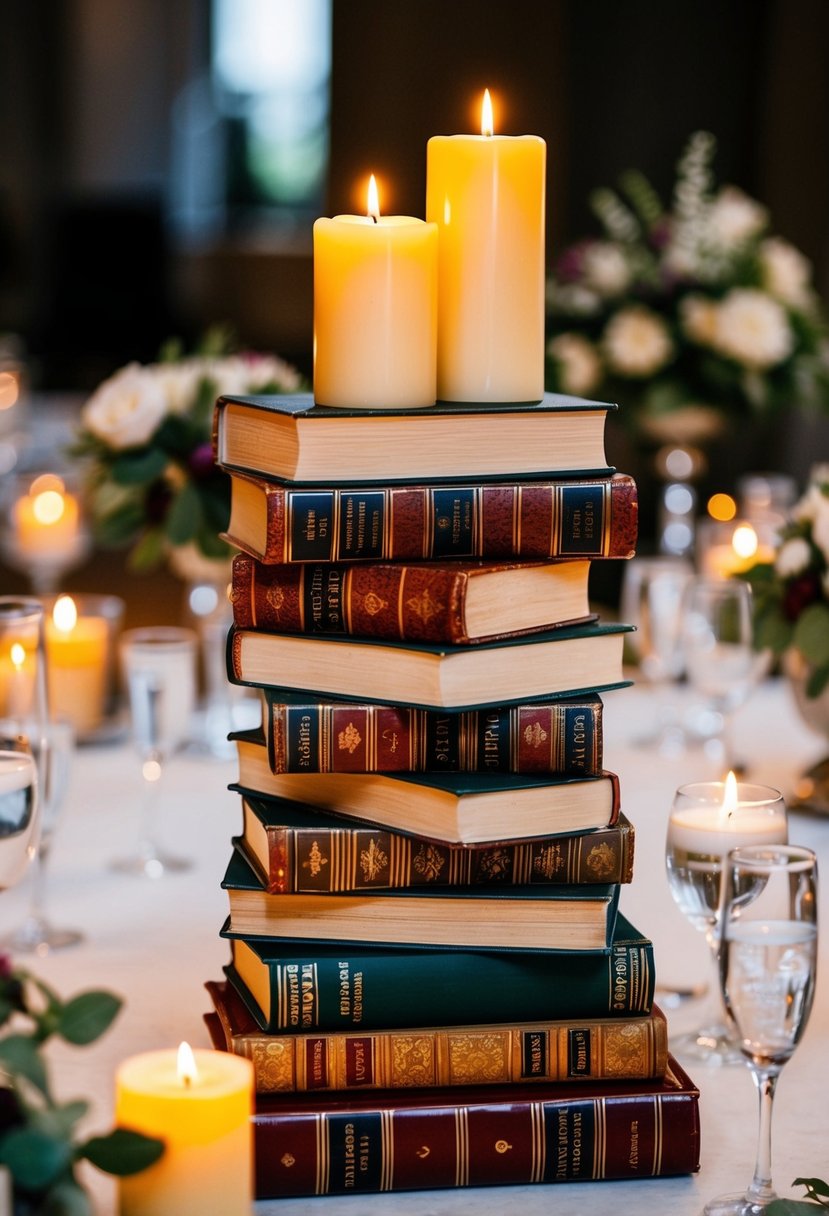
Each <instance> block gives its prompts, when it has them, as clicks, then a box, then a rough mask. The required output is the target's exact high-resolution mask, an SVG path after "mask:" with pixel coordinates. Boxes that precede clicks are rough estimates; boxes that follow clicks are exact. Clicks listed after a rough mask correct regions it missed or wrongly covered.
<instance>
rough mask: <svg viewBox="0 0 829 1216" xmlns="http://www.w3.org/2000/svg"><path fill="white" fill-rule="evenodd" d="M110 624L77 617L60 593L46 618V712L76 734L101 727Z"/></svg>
mask: <svg viewBox="0 0 829 1216" xmlns="http://www.w3.org/2000/svg"><path fill="white" fill-rule="evenodd" d="M108 645H109V626H108V624H107V622H106V621H105V620H104V618H103V617H102V616H79V615H78V612H77V608H76V606H75V602H74V600H73V599H72V598H71V596H68V595H62V596H60V597H59V598H58V599H57V601H56V602H55V606H54V608H53V610H52V615H51V616H50V617H47V619H46V655H47V658H48V667H47V678H48V685H49V711H50V713H51V714H52V716H53V717H54V718H63V719H64V720H65V721H67V722H70V723H71V725H72V726H73V728H74V730H75V733H76V734H77V735H78V736H83V735H85V734H88V733H89V732H90V731H93V730H95V728H96V727H98V726H100V724H101V722H102V720H103V717H104V710H105V707H106V697H107V676H108V668H107V663H108Z"/></svg>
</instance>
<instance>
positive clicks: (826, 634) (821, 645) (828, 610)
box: [793, 604, 829, 666]
mask: <svg viewBox="0 0 829 1216" xmlns="http://www.w3.org/2000/svg"><path fill="white" fill-rule="evenodd" d="M793 640H794V644H795V646H796V647H797V649H798V650H799V651H800V653H801V654H802V655H803V657H804V658H805V659H806V661H807V662H809V663H812V664H813V665H815V666H822V665H823V664H824V663H829V604H810V605H809V607H808V608H806V609H805V610H804V611H803V612H802V613H801V614H800V616H799V617H798V619H797V623H796V624H795V627H794V639H793Z"/></svg>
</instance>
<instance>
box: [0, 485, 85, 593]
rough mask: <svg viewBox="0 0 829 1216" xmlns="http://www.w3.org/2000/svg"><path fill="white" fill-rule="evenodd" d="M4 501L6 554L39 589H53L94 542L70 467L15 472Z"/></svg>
mask: <svg viewBox="0 0 829 1216" xmlns="http://www.w3.org/2000/svg"><path fill="white" fill-rule="evenodd" d="M3 506H4V524H5V526H4V528H3V530H2V534H0V535H2V548H3V556H4V558H5V560H6V561H7V562H8V564H9V565H10V566H12V567H13V568H14V569H15V570H20V571H22V572H23V573H24V574H26V575H27V576H28V577H29V579H30V581H31V584H32V589H33V590H34V592H35V593H36V594H37V595H51V594H54V592H55V591H56V590H57V586H58V582H59V580H60V578H61V576H62V575H64V574H65V573H66V572H67V571H68V570H73V569H74V568H75V567H76V566H79V565H80V564H81V562H83V561H84V560H85V559H86V557H87V556H88V554H89V552H90V550H91V547H92V542H91V538H90V533H89V528H88V526H87V523H86V520H85V517H84V512H83V505H82V501H81V494H80V490H79V488H78V486H77V485H76V484H75V483H74V481H73V479H72V478H71V477H70V475H69V474H66V473H56V472H54V473H53V472H34V471H32V472H26V473H17V474H15V475H14V476H13V477H9V479H8V485H7V487H6V488H5V493H4V503H3Z"/></svg>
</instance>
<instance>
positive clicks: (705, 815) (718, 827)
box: [665, 773, 788, 1064]
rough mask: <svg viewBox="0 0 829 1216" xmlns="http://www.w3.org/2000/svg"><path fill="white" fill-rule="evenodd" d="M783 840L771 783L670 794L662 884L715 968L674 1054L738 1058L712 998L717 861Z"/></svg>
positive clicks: (781, 806) (779, 804) (779, 805)
mask: <svg viewBox="0 0 829 1216" xmlns="http://www.w3.org/2000/svg"><path fill="white" fill-rule="evenodd" d="M787 839H788V826H787V819H786V804H785V802H784V801H783V797H782V795H781V794H780V792H779V791H778V790H775V789H772V788H771V787H770V786H763V785H750V784H747V783H745V782H740V783H739V784H738V783H737V782H736V780H735V779H734V774H733V773H729V777H728V780H727V781H726V782H719V781H710V782H695V783H693V784H691V785H683V786H680V788H679V789H678V790H677V791H676V794H675V795H674V800H673V805H672V807H671V815H670V819H669V821H668V835H667V840H666V843H665V863H666V866H667V872H668V885H669V887H670V889H671V894H672V895H673V897H674V900H675V901H676V903H677V904H678V906H679V908H680V910H681V911H682V912H683V914H684V915H685V916H686V917H687V919H688V920H689V921H690V922H691V924H692V925H693V926H694V928H695V929H698V930H699V931H700V932H702V933H704V934H705V940H706V942H707V944H708V948H709V950H710V952H711V962H712V967H713V968H714V970H715V977H714V983H713V984H712V985H711V986H710V988H709V1000H708V1008H707V1009H706V1010H705V1011H704V1015H703V1020H702V1024H701V1026H700V1027H699V1028H698V1029H697V1030H694V1031H692V1032H690V1033H689V1034H686V1035H682V1036H680V1037H679V1038H677V1039H674V1040H672V1043H671V1046H672V1048H673V1050H674V1051H676V1052H677V1053H681V1054H685V1055H690V1056H692V1057H693V1058H694V1059H697V1060H701V1061H703V1062H704V1063H706V1064H732V1063H737V1062H739V1061H740V1060H741V1058H742V1057H741V1056H740V1054H739V1052H738V1050H737V1048H736V1046H735V1044H734V1043H733V1041H732V1037H731V1035H730V1033H729V1030H728V1027H727V1026H726V1025H725V1024H724V1022H723V1015H722V1005H721V1002H720V1000H719V995H718V994H719V973H718V971H717V970H716V968H717V951H718V948H719V924H720V896H721V890H722V873H723V864H724V861H725V858H726V856H727V855H728V852H729V850H730V849H732V848H733V847H734V846H735V845H738V844H751V843H762V844H765V845H769V844H778V843H780V844H783V843H785V841H786V840H787Z"/></svg>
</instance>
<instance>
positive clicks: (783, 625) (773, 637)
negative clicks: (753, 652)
mask: <svg viewBox="0 0 829 1216" xmlns="http://www.w3.org/2000/svg"><path fill="white" fill-rule="evenodd" d="M792 633H793V630H792V626H791V623H790V622H789V621H787V620H785V619H784V618H783V617H781V616H778V615H777V613H776V612H774V613H767V614H765V615H763V616H761V617H760V618H759V619H758V620H757V621H756V622H755V626H754V644H755V647H756V649H757V650H766V649H768V650H770V651H771V652H772V654H782V653H783V651H784V650H788V648H789V646H791V643H792Z"/></svg>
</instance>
